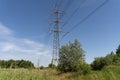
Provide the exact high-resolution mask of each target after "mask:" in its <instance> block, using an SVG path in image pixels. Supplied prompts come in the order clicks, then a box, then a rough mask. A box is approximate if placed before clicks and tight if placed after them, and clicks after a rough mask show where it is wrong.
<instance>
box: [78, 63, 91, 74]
mask: <svg viewBox="0 0 120 80" xmlns="http://www.w3.org/2000/svg"><path fill="white" fill-rule="evenodd" d="M77 72H78V74H84V75H85V74H88V73H90V72H91V67H90V65H89V64H86V63H85V62H80V63H79V64H78V66H77Z"/></svg>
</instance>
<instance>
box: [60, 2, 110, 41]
mask: <svg viewBox="0 0 120 80" xmlns="http://www.w3.org/2000/svg"><path fill="white" fill-rule="evenodd" d="M108 1H109V0H105V1H104V2H103V3H102V4H100V5H99V6H98V7H97V8H95V9H94V10H93V11H92V12H91V13H90V14H88V15H87V16H86V17H85V18H84V19H83V20H81V21H80V22H79V23H77V24H76V25H74V26H73V27H72V28H71V29H70V30H69V32H68V33H70V32H72V31H73V30H74V29H75V28H77V27H78V26H79V25H80V24H82V23H83V22H85V21H86V20H87V19H88V18H89V17H90V16H91V15H93V14H94V13H95V12H96V11H97V10H99V9H100V8H101V7H102V6H104V5H105V4H106V3H107V2H108ZM68 33H65V34H64V35H63V36H62V39H63V38H64V37H65V36H66V35H67V34H68Z"/></svg>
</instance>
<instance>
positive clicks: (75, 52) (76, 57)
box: [58, 40, 85, 72]
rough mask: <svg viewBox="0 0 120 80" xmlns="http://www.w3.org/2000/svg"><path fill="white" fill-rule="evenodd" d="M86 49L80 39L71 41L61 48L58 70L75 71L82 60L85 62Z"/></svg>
mask: <svg viewBox="0 0 120 80" xmlns="http://www.w3.org/2000/svg"><path fill="white" fill-rule="evenodd" d="M84 56H85V55H84V51H83V49H82V48H81V45H80V43H79V42H78V40H75V41H74V43H71V42H69V43H68V44H66V45H63V46H62V47H61V48H60V54H59V64H58V70H60V71H61V72H75V71H77V69H78V66H79V64H80V62H84Z"/></svg>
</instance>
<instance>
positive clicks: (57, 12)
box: [51, 3, 62, 65]
mask: <svg viewBox="0 0 120 80" xmlns="http://www.w3.org/2000/svg"><path fill="white" fill-rule="evenodd" d="M53 13H54V16H55V20H54V21H53V22H54V28H53V30H51V31H52V32H53V34H54V39H53V54H52V65H53V64H54V65H57V64H58V59H59V48H60V41H59V38H60V32H61V30H60V26H59V24H60V19H59V18H60V15H61V14H62V12H61V11H60V10H59V4H57V3H56V5H55V11H53Z"/></svg>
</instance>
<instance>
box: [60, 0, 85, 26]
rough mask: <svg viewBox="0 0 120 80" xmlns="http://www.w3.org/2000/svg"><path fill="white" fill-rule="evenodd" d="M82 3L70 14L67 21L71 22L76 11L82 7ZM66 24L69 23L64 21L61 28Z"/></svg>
mask: <svg viewBox="0 0 120 80" xmlns="http://www.w3.org/2000/svg"><path fill="white" fill-rule="evenodd" d="M85 1H86V0H84V1H83V2H82V3H81V4H83V3H84V2H85ZM81 4H80V5H79V6H78V7H77V8H76V9H75V10H74V11H73V13H72V14H71V15H70V17H69V18H68V19H67V21H66V22H69V21H70V20H71V19H72V17H73V16H74V15H75V13H76V12H77V11H78V10H79V9H80V8H81ZM65 25H67V23H64V24H63V26H62V27H61V28H63V27H65Z"/></svg>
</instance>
